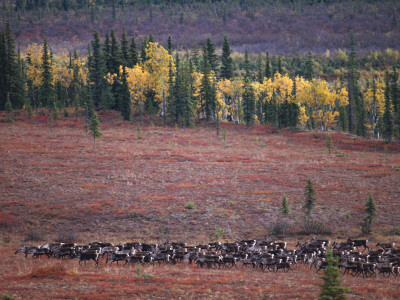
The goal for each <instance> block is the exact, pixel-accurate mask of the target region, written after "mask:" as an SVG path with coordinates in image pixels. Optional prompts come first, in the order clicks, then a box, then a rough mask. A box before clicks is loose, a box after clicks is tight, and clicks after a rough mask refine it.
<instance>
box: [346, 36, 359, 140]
mask: <svg viewBox="0 0 400 300" xmlns="http://www.w3.org/2000/svg"><path fill="white" fill-rule="evenodd" d="M354 46H355V43H354V38H353V33H351V34H350V54H349V56H348V61H347V91H348V98H349V104H348V111H347V116H348V127H349V131H350V132H356V129H357V109H360V105H359V102H360V99H359V98H360V90H359V86H358V79H359V72H358V63H357V54H356V52H355V50H354Z"/></svg>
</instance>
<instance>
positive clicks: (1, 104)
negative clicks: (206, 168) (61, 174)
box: [0, 22, 400, 142]
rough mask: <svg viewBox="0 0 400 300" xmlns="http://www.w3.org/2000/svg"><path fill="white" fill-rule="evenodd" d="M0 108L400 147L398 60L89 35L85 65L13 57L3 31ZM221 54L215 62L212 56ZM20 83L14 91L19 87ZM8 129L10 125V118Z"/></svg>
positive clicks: (35, 51) (39, 48) (80, 59)
mask: <svg viewBox="0 0 400 300" xmlns="http://www.w3.org/2000/svg"><path fill="white" fill-rule="evenodd" d="M0 37H1V44H0V52H1V53H2V54H3V55H2V60H1V62H0V69H1V70H2V72H1V77H2V78H1V81H0V82H1V96H0V108H1V109H3V110H6V111H7V112H8V113H11V111H12V110H13V109H21V108H23V109H25V110H27V111H28V114H29V116H31V115H32V114H33V113H39V114H48V115H49V117H50V118H51V119H52V120H53V122H54V121H55V120H56V119H57V116H58V114H59V112H60V111H63V110H64V113H65V114H66V113H67V110H66V108H69V107H70V108H74V109H75V112H76V114H78V113H83V114H85V116H86V119H87V122H89V120H90V118H91V117H92V113H93V111H94V109H105V110H108V109H112V110H117V111H119V112H120V113H121V116H122V117H123V119H125V120H128V121H129V120H131V121H132V120H134V119H135V118H137V119H139V120H140V123H142V118H143V116H144V115H148V116H150V118H151V116H161V117H162V122H163V124H164V125H166V124H167V123H168V124H170V125H174V124H175V125H177V126H180V127H183V126H189V127H193V126H194V125H195V121H196V120H202V119H204V120H207V121H212V122H214V123H215V124H216V126H217V127H219V123H220V122H232V123H235V124H246V125H247V126H251V125H254V124H270V125H271V126H273V127H274V128H286V127H290V128H299V129H308V130H311V129H319V130H322V131H326V130H329V129H334V130H339V131H343V132H351V133H353V134H357V135H359V136H363V137H371V138H385V139H386V141H389V142H390V141H392V140H393V139H397V138H398V137H399V130H400V127H399V125H400V90H399V77H398V69H397V68H398V66H399V62H400V57H399V52H398V50H394V49H386V50H384V51H373V52H368V53H365V54H363V55H360V56H359V55H358V54H357V51H356V48H355V41H354V35H353V33H352V32H351V33H350V34H349V49H350V52H345V51H342V50H339V51H337V52H335V53H333V54H330V51H329V50H327V51H326V52H325V53H324V54H323V55H317V54H314V53H312V52H311V51H309V52H308V53H307V54H306V55H299V54H297V55H290V56H281V55H270V54H269V52H266V53H265V54H264V53H258V54H254V53H253V54H249V53H248V51H247V50H245V52H244V54H242V53H238V52H233V51H232V49H231V46H230V41H229V38H228V37H227V36H225V37H224V43H223V45H222V49H221V51H217V49H216V46H215V44H214V42H213V41H212V39H210V38H208V39H207V40H206V42H205V44H204V45H203V46H202V47H201V49H199V48H193V49H186V50H183V51H177V50H176V49H174V48H175V47H174V42H173V40H172V38H171V37H169V38H168V39H167V41H165V47H164V46H163V45H162V44H160V43H159V42H156V41H155V39H154V37H153V36H152V35H151V34H150V35H149V36H147V37H145V38H143V39H142V40H141V42H139V40H137V39H135V36H128V35H127V34H126V33H125V29H124V30H123V32H122V35H121V36H120V37H118V36H117V35H116V33H115V31H114V30H113V29H111V30H110V31H107V32H106V34H105V37H104V39H102V38H101V37H100V35H99V33H98V32H97V31H94V33H93V39H92V41H91V42H90V43H89V45H88V48H87V51H86V55H85V56H84V55H82V54H81V55H78V53H77V51H76V50H71V51H70V52H63V53H53V51H52V48H51V45H49V44H48V42H47V39H46V38H44V42H43V43H41V44H36V43H33V44H30V45H28V46H27V48H26V49H25V50H24V51H22V52H21V51H20V50H19V49H18V50H17V49H16V46H15V41H14V36H13V32H12V29H11V27H10V23H9V22H7V23H6V24H5V27H4V29H3V31H2V32H1V36H0ZM219 52H220V53H221V54H218V53H219ZM21 83H22V84H21ZM10 120H11V117H10Z"/></svg>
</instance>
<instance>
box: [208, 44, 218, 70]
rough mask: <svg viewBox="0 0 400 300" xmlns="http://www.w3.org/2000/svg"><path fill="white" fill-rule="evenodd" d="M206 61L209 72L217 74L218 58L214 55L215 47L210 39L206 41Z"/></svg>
mask: <svg viewBox="0 0 400 300" xmlns="http://www.w3.org/2000/svg"><path fill="white" fill-rule="evenodd" d="M206 48H207V59H208V63H209V64H210V68H211V70H213V71H214V72H215V74H218V56H217V55H216V54H215V46H214V43H213V42H212V40H211V39H210V38H208V39H207V41H206Z"/></svg>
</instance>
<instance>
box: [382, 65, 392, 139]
mask: <svg viewBox="0 0 400 300" xmlns="http://www.w3.org/2000/svg"><path fill="white" fill-rule="evenodd" d="M383 126H384V127H383V137H384V138H385V139H386V141H387V142H391V141H392V137H393V132H394V130H393V114H392V103H391V101H390V84H389V74H388V73H387V72H386V74H385V112H384V113H383Z"/></svg>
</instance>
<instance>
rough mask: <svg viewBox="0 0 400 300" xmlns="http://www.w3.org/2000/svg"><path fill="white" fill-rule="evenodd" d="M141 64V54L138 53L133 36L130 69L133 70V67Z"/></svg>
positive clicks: (130, 48)
mask: <svg viewBox="0 0 400 300" xmlns="http://www.w3.org/2000/svg"><path fill="white" fill-rule="evenodd" d="M137 64H139V53H138V51H137V45H136V42H135V37H134V36H132V40H131V45H130V47H129V64H128V67H129V68H133V66H135V65H137Z"/></svg>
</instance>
